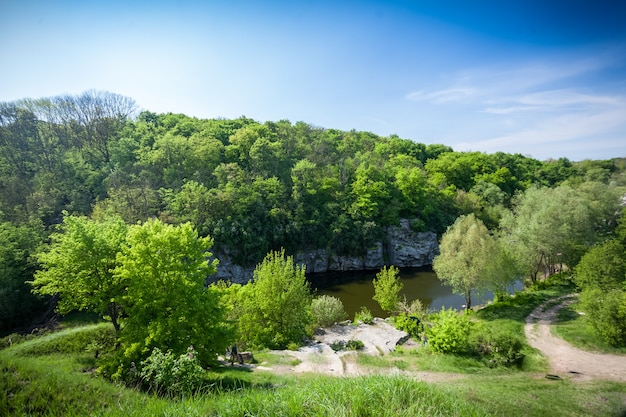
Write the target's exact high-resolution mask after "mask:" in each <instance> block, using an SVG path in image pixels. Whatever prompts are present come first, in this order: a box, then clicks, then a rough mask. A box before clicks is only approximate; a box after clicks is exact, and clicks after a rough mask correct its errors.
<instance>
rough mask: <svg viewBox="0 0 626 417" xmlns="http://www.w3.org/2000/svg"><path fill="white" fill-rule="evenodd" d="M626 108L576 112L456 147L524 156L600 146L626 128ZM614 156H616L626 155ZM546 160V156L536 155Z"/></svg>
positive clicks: (622, 145)
mask: <svg viewBox="0 0 626 417" xmlns="http://www.w3.org/2000/svg"><path fill="white" fill-rule="evenodd" d="M624 114H626V106H625V105H621V106H617V107H616V108H614V109H611V110H605V111H600V112H597V113H575V114H574V113H573V114H565V115H559V116H556V117H550V118H547V119H544V120H542V121H540V122H538V123H536V124H535V125H533V126H530V127H527V128H524V129H521V130H518V131H515V132H511V133H509V134H505V135H501V136H496V137H492V138H489V139H485V140H477V141H474V142H465V143H460V144H457V146H456V149H458V150H470V149H473V150H482V151H484V152H496V151H498V150H500V151H505V152H506V151H507V150H508V151H509V152H519V149H520V147H523V148H525V149H527V150H528V151H527V152H525V153H530V154H532V153H533V150H534V149H535V147H536V146H538V145H541V146H542V147H546V145H550V144H551V145H553V146H552V148H553V149H555V150H556V149H559V147H560V150H561V152H560V153H555V155H562V154H563V151H564V150H565V148H567V147H570V146H574V145H575V144H576V143H577V142H580V141H597V142H598V146H602V145H601V143H600V142H601V140H600V139H601V138H603V137H604V136H606V135H608V136H613V135H612V132H614V130H615V129H617V128H621V129H624V128H625V127H626V119H625V118H624ZM621 152H622V153H625V154H624V155H626V145H624V137H623V136H622V138H621ZM624 155H615V156H624ZM537 156H538V157H542V158H545V157H546V155H537Z"/></svg>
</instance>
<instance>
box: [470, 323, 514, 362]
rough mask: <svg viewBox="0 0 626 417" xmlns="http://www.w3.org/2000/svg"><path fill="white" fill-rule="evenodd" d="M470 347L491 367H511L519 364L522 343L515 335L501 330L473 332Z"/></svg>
mask: <svg viewBox="0 0 626 417" xmlns="http://www.w3.org/2000/svg"><path fill="white" fill-rule="evenodd" d="M470 345H471V346H472V350H475V351H476V352H477V353H478V354H479V355H480V356H481V357H482V358H483V360H484V361H485V362H486V363H487V364H488V365H489V366H491V367H498V366H513V365H517V364H519V363H520V361H521V360H522V359H523V357H524V354H523V352H522V350H523V347H524V342H523V341H522V339H521V338H520V336H518V335H517V334H515V333H513V332H511V331H507V330H501V329H492V328H490V329H488V330H478V331H474V332H473V333H472V335H471V336H470Z"/></svg>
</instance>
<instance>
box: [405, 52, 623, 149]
mask: <svg viewBox="0 0 626 417" xmlns="http://www.w3.org/2000/svg"><path fill="white" fill-rule="evenodd" d="M612 65H613V62H612V61H611V59H604V60H603V59H600V58H598V59H593V58H583V59H579V60H577V61H576V60H574V59H563V60H561V61H556V60H554V61H547V60H546V61H545V62H544V63H518V64H517V65H515V66H513V65H509V67H508V68H506V67H504V66H500V67H498V66H497V65H492V66H490V67H486V68H479V69H473V70H464V71H459V72H458V73H457V74H456V76H454V77H449V78H448V80H449V83H448V85H447V86H446V85H443V86H440V88H439V89H433V90H432V91H427V90H425V89H423V90H419V91H415V92H412V93H410V94H407V95H406V96H405V98H406V99H407V100H410V101H412V102H421V103H423V104H434V105H435V106H432V107H430V108H429V111H432V112H435V111H437V112H439V113H438V114H437V115H435V116H434V117H433V119H434V120H455V123H454V124H450V125H448V126H447V127H446V129H447V131H449V132H454V133H451V134H449V135H447V136H446V137H447V138H449V140H450V142H453V143H449V144H450V145H452V146H453V148H454V149H457V150H478V151H483V152H496V151H505V152H515V153H517V152H519V153H523V154H536V155H534V156H535V157H538V158H547V157H550V156H559V155H563V154H565V153H566V151H567V150H568V149H574V148H579V147H580V143H583V142H586V143H587V144H588V143H590V142H592V141H593V142H597V145H598V146H597V148H598V149H600V148H602V147H604V148H606V147H608V146H610V147H611V149H614V152H615V153H617V154H616V155H615V156H624V155H626V144H620V140H622V142H623V143H626V142H624V141H626V116H625V115H626V91H625V90H624V88H623V86H622V87H621V88H620V87H619V84H616V85H617V86H618V88H614V87H615V85H609V84H608V82H606V81H604V78H602V77H600V76H599V75H600V74H602V73H601V72H600V71H603V70H605V69H607V68H610V67H611V66H612ZM590 80H594V81H590ZM598 80H599V81H598ZM448 103H462V104H463V105H464V106H463V107H462V108H459V107H458V106H454V107H452V106H449V107H448V106H446V104H448ZM420 110H421V111H425V109H424V108H423V107H422V108H420ZM442 111H443V112H445V113H441V112H442ZM470 137H471V139H470ZM616 138H618V139H616ZM455 139H457V140H456V141H455ZM454 142H456V143H454ZM594 148H595V146H594ZM544 150H545V152H544ZM559 151H560V152H559ZM548 152H553V153H551V154H548ZM605 154H606V152H605ZM583 157H589V156H583Z"/></svg>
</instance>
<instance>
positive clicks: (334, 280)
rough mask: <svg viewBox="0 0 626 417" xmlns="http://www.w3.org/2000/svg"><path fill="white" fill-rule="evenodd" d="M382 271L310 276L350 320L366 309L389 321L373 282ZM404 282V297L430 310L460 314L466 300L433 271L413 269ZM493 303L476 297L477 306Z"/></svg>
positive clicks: (315, 286) (403, 274)
mask: <svg viewBox="0 0 626 417" xmlns="http://www.w3.org/2000/svg"><path fill="white" fill-rule="evenodd" d="M377 272H378V271H359V272H343V273H327V274H315V275H311V276H309V277H308V278H309V282H311V287H312V288H313V289H314V290H316V293H317V294H319V295H322V294H326V295H332V296H334V297H337V298H339V299H340V300H341V301H342V302H343V304H344V306H345V308H346V312H347V313H348V315H349V316H350V318H351V319H352V318H354V313H355V312H357V311H359V310H360V309H361V307H362V306H365V307H367V308H368V309H369V310H370V311H371V312H372V314H373V315H374V316H376V317H387V314H386V313H385V312H384V311H382V310H381V308H380V306H379V305H378V303H377V302H376V301H374V300H372V297H373V296H374V285H373V284H372V280H373V279H374V278H375V277H376V273H377ZM400 280H401V281H402V283H403V284H404V288H403V290H402V292H401V295H404V296H406V298H407V300H409V301H412V300H415V299H420V300H421V301H422V303H423V304H424V307H426V308H428V309H430V310H440V309H441V307H446V308H454V309H457V310H460V309H461V308H463V305H464V304H465V300H464V299H463V297H461V296H460V295H456V294H453V293H452V289H451V288H450V287H448V286H445V285H443V284H442V283H441V281H440V280H439V279H438V278H437V276H436V275H435V273H434V272H433V271H432V269H430V268H415V269H413V268H411V269H402V270H400ZM491 299H493V295H492V294H489V293H487V294H485V295H484V296H482V297H481V296H479V295H476V296H473V297H472V303H473V304H474V305H478V304H482V303H485V302H487V301H489V300H491Z"/></svg>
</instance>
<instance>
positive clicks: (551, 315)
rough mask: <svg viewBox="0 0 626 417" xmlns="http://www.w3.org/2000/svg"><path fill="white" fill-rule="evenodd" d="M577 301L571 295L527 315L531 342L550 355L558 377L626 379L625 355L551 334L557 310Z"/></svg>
mask: <svg viewBox="0 0 626 417" xmlns="http://www.w3.org/2000/svg"><path fill="white" fill-rule="evenodd" d="M574 301H576V295H573V294H571V295H566V296H563V297H559V298H556V299H553V300H550V301H547V302H545V303H543V304H542V305H540V306H539V307H537V308H536V309H535V310H534V311H533V312H532V313H531V314H530V315H529V316H528V317H527V318H526V325H525V327H524V330H525V333H526V338H527V339H528V343H529V344H530V345H531V346H532V347H534V348H535V349H538V350H539V351H540V352H541V353H543V354H544V355H545V356H546V357H547V358H548V362H549V364H550V372H551V373H552V374H554V375H558V376H559V377H569V378H572V379H576V380H590V379H606V380H612V381H619V382H626V356H622V355H611V354H601V353H592V352H587V351H584V350H581V349H578V348H576V347H574V346H572V345H570V344H569V343H567V342H566V341H564V340H563V339H560V338H558V337H555V336H553V335H552V333H551V331H550V326H551V324H552V323H554V322H555V321H556V315H557V313H558V311H559V310H560V309H562V308H563V307H565V306H567V305H569V304H571V303H573V302H574Z"/></svg>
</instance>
